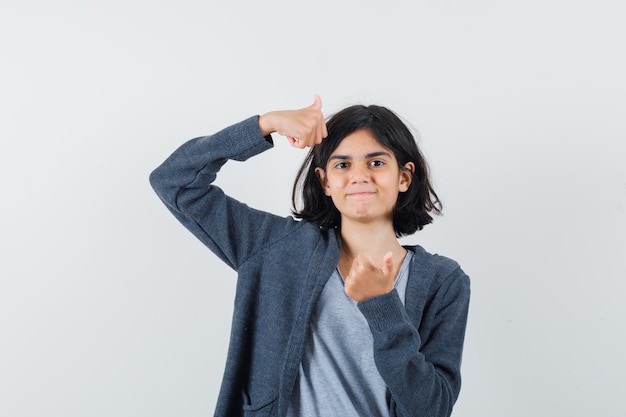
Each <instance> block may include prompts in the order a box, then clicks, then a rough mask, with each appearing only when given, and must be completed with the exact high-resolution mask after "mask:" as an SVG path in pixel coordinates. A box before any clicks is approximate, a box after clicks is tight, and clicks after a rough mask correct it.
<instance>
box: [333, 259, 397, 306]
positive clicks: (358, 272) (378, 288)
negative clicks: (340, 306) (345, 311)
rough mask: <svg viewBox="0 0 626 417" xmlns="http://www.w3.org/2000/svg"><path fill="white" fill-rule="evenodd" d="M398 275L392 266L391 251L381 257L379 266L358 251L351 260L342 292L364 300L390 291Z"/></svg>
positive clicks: (356, 299)
mask: <svg viewBox="0 0 626 417" xmlns="http://www.w3.org/2000/svg"><path fill="white" fill-rule="evenodd" d="M397 275H398V270H397V268H394V266H393V258H392V254H391V252H389V253H387V254H386V255H385V257H384V258H383V266H382V267H379V266H378V265H376V264H374V261H373V260H372V258H371V257H370V256H369V255H368V254H367V253H359V255H358V256H357V257H356V258H355V259H354V261H352V267H351V268H350V273H349V274H348V276H347V277H345V279H344V292H345V293H346V295H347V296H348V297H350V298H352V299H353V300H354V301H356V302H359V303H360V302H361V301H365V300H367V299H368V298H372V297H376V296H378V295H383V294H387V293H389V292H391V291H392V290H393V284H394V281H395V279H396V276H397Z"/></svg>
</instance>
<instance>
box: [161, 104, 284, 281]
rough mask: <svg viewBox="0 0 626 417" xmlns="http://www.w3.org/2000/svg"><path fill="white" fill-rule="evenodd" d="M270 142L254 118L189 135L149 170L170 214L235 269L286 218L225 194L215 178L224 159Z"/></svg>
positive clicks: (279, 230)
mask: <svg viewBox="0 0 626 417" xmlns="http://www.w3.org/2000/svg"><path fill="white" fill-rule="evenodd" d="M272 146H273V142H272V139H271V136H263V135H262V134H261V131H260V129H259V125H258V116H253V117H250V118H248V119H246V120H244V121H242V122H240V123H237V124H234V125H232V126H230V127H227V128H225V129H223V130H221V131H219V132H217V133H215V134H213V135H210V136H203V137H198V138H195V139H191V140H190V141H188V142H186V143H184V144H183V145H182V146H180V147H179V148H178V149H176V150H175V151H174V153H172V154H171V155H170V156H169V157H168V158H167V159H166V160H165V161H164V162H163V163H162V164H161V165H160V166H159V167H157V168H156V169H155V170H154V171H153V172H152V173H151V174H150V184H151V185H152V187H153V188H154V190H155V192H156V193H157V195H158V196H159V198H160V199H161V200H162V201H163V203H164V204H165V206H166V207H167V208H168V209H169V210H170V211H171V212H172V214H173V215H174V216H175V217H176V218H177V219H178V220H179V221H180V222H181V223H182V224H183V225H184V226H185V227H186V228H187V229H188V230H189V231H190V232H192V233H193V234H194V235H195V236H196V237H197V238H198V239H199V240H200V241H202V243H204V244H205V245H206V246H207V247H208V248H209V249H211V250H212V251H213V252H214V253H215V254H216V255H217V256H218V257H219V258H221V259H222V260H223V261H224V262H226V263H227V264H228V265H229V266H230V267H231V268H233V269H235V270H237V269H238V267H239V266H240V265H241V264H242V263H243V262H245V260H246V259H247V258H248V257H249V256H250V255H252V254H253V253H254V252H255V251H256V250H258V248H260V247H261V245H263V244H265V243H267V241H268V240H271V239H272V238H274V237H275V236H276V235H277V234H281V233H282V232H283V231H284V229H285V227H287V225H288V224H289V223H290V222H289V221H287V219H285V218H281V217H278V216H275V215H273V214H269V213H266V212H263V211H260V210H255V209H253V208H250V207H248V206H247V205H246V204H244V203H241V202H239V201H237V200H235V199H233V198H231V197H229V196H227V195H225V194H224V192H223V191H222V190H221V189H220V188H219V187H217V186H215V185H213V181H214V180H215V178H216V175H217V173H218V171H219V170H220V168H221V167H222V166H223V165H224V164H225V163H226V162H227V161H228V160H235V161H245V160H247V159H248V158H250V157H252V156H254V155H257V154H259V153H261V152H263V151H265V150H267V149H269V148H271V147H272ZM291 220H292V222H295V221H293V219H291Z"/></svg>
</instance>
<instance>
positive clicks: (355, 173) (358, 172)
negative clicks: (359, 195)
mask: <svg viewBox="0 0 626 417" xmlns="http://www.w3.org/2000/svg"><path fill="white" fill-rule="evenodd" d="M351 174H352V176H351V177H350V180H351V181H352V183H353V184H354V183H359V182H367V181H369V178H370V173H369V170H368V169H367V166H363V165H361V164H354V165H353V167H352V172H351Z"/></svg>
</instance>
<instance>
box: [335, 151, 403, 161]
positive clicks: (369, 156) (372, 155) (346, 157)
mask: <svg viewBox="0 0 626 417" xmlns="http://www.w3.org/2000/svg"><path fill="white" fill-rule="evenodd" d="M377 156H386V157H388V158H391V154H390V153H389V152H384V151H378V152H371V153H368V154H365V159H369V158H375V157H377ZM333 159H347V160H350V159H352V157H351V156H349V155H333V156H331V157H330V158H328V160H329V161H331V160H333Z"/></svg>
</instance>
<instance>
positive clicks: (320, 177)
mask: <svg viewBox="0 0 626 417" xmlns="http://www.w3.org/2000/svg"><path fill="white" fill-rule="evenodd" d="M315 175H317V179H318V180H319V181H320V184H321V185H322V188H323V189H324V194H326V195H327V196H329V195H330V190H329V189H328V181H327V180H326V171H324V170H323V169H322V168H319V167H318V168H315Z"/></svg>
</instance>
